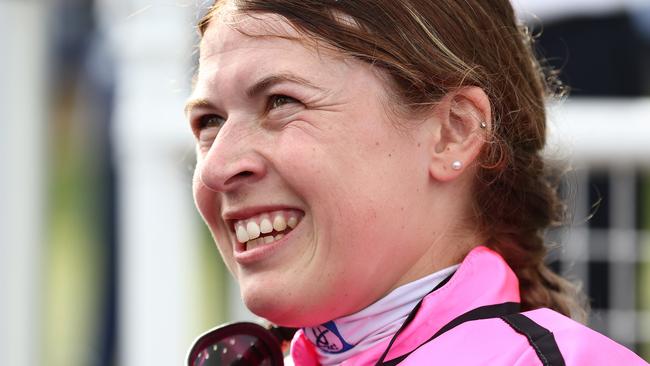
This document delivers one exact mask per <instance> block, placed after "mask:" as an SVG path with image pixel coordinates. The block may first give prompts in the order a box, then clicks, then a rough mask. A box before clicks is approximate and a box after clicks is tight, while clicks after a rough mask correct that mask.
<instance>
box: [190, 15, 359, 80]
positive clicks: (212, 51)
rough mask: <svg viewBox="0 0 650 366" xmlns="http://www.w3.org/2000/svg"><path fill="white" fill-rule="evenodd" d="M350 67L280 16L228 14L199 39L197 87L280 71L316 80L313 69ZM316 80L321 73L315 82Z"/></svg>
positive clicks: (215, 19)
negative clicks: (224, 79) (212, 82)
mask: <svg viewBox="0 0 650 366" xmlns="http://www.w3.org/2000/svg"><path fill="white" fill-rule="evenodd" d="M348 61H350V60H349V59H348V58H346V57H344V55H343V54H342V53H341V52H340V51H338V50H336V49H334V48H333V47H332V46H329V45H327V44H325V43H323V42H319V41H317V40H316V39H314V38H312V37H309V36H306V35H304V34H302V33H300V32H298V31H297V30H296V29H295V28H294V27H293V26H292V25H291V24H290V23H289V22H288V21H287V20H286V19H285V18H283V17H281V16H279V15H276V14H262V13H260V14H258V13H256V14H246V13H241V12H235V11H225V12H220V13H217V14H215V15H214V16H213V18H212V20H211V21H210V24H209V26H208V27H207V29H206V31H205V34H204V35H203V38H202V39H201V43H200V58H199V72H198V75H197V86H199V85H200V84H201V83H203V82H209V81H210V80H212V81H217V80H213V79H215V78H217V76H219V77H218V79H221V77H235V76H236V75H240V76H241V77H244V78H254V77H255V76H256V75H259V74H262V73H265V72H270V71H272V70H273V71H277V69H278V68H284V69H291V71H293V72H306V73H310V74H313V73H314V69H318V70H321V69H331V68H341V67H345V66H346V64H348ZM286 71H288V70H286ZM329 71H332V70H329ZM318 74H323V73H322V72H319V73H316V75H311V76H314V77H318ZM219 81H220V82H222V81H223V80H219ZM238 81H239V82H242V81H244V80H238Z"/></svg>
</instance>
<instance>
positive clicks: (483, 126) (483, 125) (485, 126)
mask: <svg viewBox="0 0 650 366" xmlns="http://www.w3.org/2000/svg"><path fill="white" fill-rule="evenodd" d="M486 128H487V123H485V122H481V129H483V130H484V129H486Z"/></svg>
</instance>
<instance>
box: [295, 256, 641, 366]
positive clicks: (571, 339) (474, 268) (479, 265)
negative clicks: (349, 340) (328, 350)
mask: <svg viewBox="0 0 650 366" xmlns="http://www.w3.org/2000/svg"><path fill="white" fill-rule="evenodd" d="M519 301H520V298H519V282H518V280H517V277H516V276H515V274H514V272H513V271H512V270H511V269H510V267H508V265H507V264H506V262H505V261H504V260H503V258H501V256H500V255H499V254H497V253H496V252H494V251H492V250H491V249H488V248H486V247H483V246H480V247H477V248H475V249H473V250H472V251H471V252H470V253H469V254H468V255H467V256H466V257H465V259H464V260H463V262H462V264H461V265H460V267H459V268H458V270H457V271H456V273H455V274H454V275H453V276H452V277H451V279H449V281H448V282H447V283H446V284H445V285H443V286H442V287H440V288H439V289H437V290H435V291H434V292H432V293H430V294H429V295H427V296H426V297H425V298H424V300H423V301H422V305H421V306H420V309H419V310H418V311H417V313H416V315H415V317H414V318H413V320H412V321H411V323H410V324H408V326H407V327H406V328H405V329H404V330H403V331H402V332H401V333H400V334H399V336H398V337H397V339H396V340H395V342H394V343H393V345H392V346H391V349H390V352H389V353H388V355H387V357H386V358H385V361H390V360H392V359H395V358H397V357H400V356H402V355H405V354H408V353H409V352H412V353H410V355H409V356H408V357H406V358H405V359H404V360H403V361H402V362H401V363H399V365H403V366H413V365H430V364H433V363H435V364H438V365H543V363H542V361H541V360H540V356H538V354H537V353H536V350H535V348H534V347H533V346H531V343H529V342H528V339H527V338H526V336H524V335H522V334H520V333H518V332H516V331H515V330H514V329H513V327H512V326H511V325H509V324H508V323H506V322H505V321H504V320H503V319H501V318H498V317H496V318H489V319H481V320H473V321H468V322H465V323H462V324H460V325H458V326H456V327H454V328H452V329H451V330H449V331H447V332H445V333H443V334H442V335H440V336H439V337H437V338H435V339H434V340H432V341H429V342H427V341H428V340H429V339H430V338H431V336H432V335H434V334H435V333H436V332H437V331H438V330H440V329H441V328H442V327H444V326H445V325H446V324H448V323H449V322H450V321H452V320H453V319H455V318H457V317H458V316H460V315H463V314H465V313H466V312H468V311H470V310H473V309H476V308H479V307H482V306H487V305H494V304H501V303H506V302H519ZM522 314H523V315H525V316H526V317H528V318H530V319H531V320H532V321H534V322H536V323H537V324H538V325H540V326H542V327H544V328H546V329H548V330H549V331H550V332H552V334H553V336H554V338H555V341H556V343H557V345H558V348H559V351H560V353H561V354H562V357H563V358H564V361H565V364H566V365H626V366H636V365H648V363H647V362H645V361H643V360H642V359H641V358H640V357H638V356H637V355H635V354H634V353H633V352H631V351H630V350H628V349H627V348H625V347H623V346H621V345H619V344H618V343H616V342H614V341H612V340H610V339H609V338H607V337H605V336H603V335H601V334H599V333H597V332H595V331H593V330H591V329H589V328H587V327H585V326H584V325H582V324H580V323H577V322H575V321H573V320H571V319H570V318H567V317H566V316H564V315H561V314H559V313H557V312H555V311H553V310H550V309H546V308H543V309H536V310H532V311H527V312H524V313H522ZM389 341H390V340H389V339H387V340H386V341H384V342H381V343H379V344H377V345H376V346H374V347H372V348H369V349H367V350H365V351H364V352H362V353H360V354H357V355H355V356H354V357H351V358H349V359H347V360H345V361H344V362H343V363H342V364H341V365H344V366H352V365H363V366H365V365H375V363H376V362H377V360H378V359H379V358H380V357H381V355H382V354H383V353H384V351H385V350H386V347H387V346H388V343H389ZM418 347H419V348H418ZM414 350H415V351H414ZM291 358H292V361H293V364H294V365H296V366H319V365H320V363H319V362H318V356H317V353H316V351H315V348H314V345H313V344H312V343H311V341H310V340H309V339H308V338H307V337H306V336H305V334H304V333H303V331H302V330H300V331H298V332H297V333H296V335H295V336H294V339H293V341H292V345H291Z"/></svg>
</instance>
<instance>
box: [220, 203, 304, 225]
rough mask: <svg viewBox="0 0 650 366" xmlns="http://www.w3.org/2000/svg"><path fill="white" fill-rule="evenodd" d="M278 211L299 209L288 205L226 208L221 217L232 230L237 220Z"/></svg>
mask: <svg viewBox="0 0 650 366" xmlns="http://www.w3.org/2000/svg"><path fill="white" fill-rule="evenodd" d="M279 210H300V209H299V208H295V207H291V206H288V205H259V206H247V207H239V208H227V209H225V210H224V211H223V213H222V214H221V217H222V218H223V220H224V221H226V222H227V223H228V224H229V226H230V228H231V229H232V230H234V223H235V221H237V220H245V219H248V218H250V217H253V216H255V215H259V214H261V213H264V212H272V211H279ZM301 211H302V210H301Z"/></svg>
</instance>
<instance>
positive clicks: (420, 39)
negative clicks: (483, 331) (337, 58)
mask: <svg viewBox="0 0 650 366" xmlns="http://www.w3.org/2000/svg"><path fill="white" fill-rule="evenodd" d="M226 1H230V3H232V4H233V5H234V6H235V8H236V9H237V10H238V11H240V12H243V13H255V12H260V13H274V14H278V15H280V16H283V17H284V18H286V19H287V20H288V21H289V22H290V23H291V24H292V25H293V26H294V27H295V28H296V29H297V30H298V31H299V32H301V33H303V34H307V35H309V36H311V37H315V38H316V39H319V40H322V41H324V42H325V43H326V44H329V45H332V46H334V47H336V48H337V49H339V50H341V51H342V52H343V53H345V54H348V55H350V56H353V57H356V58H358V59H361V60H363V61H365V62H368V63H371V64H373V65H375V66H376V67H379V68H381V69H383V70H384V71H385V72H386V73H387V75H389V76H390V78H391V80H392V81H393V84H394V85H393V89H394V90H392V92H393V93H394V94H395V95H396V97H397V98H398V101H399V102H400V103H401V104H403V105H405V106H407V107H409V108H410V110H411V111H414V112H415V111H417V110H419V109H421V108H422V107H423V106H429V105H431V104H433V103H435V102H436V101H438V100H439V99H440V98H441V97H442V96H444V95H445V94H446V93H447V92H449V91H450V90H452V89H454V88H457V87H461V86H478V87H480V88H482V89H483V90H484V91H485V92H486V94H487V95H488V97H489V99H490V103H491V106H492V115H493V123H492V125H493V127H492V130H491V138H490V139H489V141H488V143H486V144H485V147H484V149H483V152H482V155H481V157H480V165H479V169H478V176H477V180H476V189H475V200H474V202H475V211H476V215H477V219H478V221H479V224H480V228H481V230H482V232H484V233H485V234H486V236H487V237H488V238H489V240H488V242H487V245H488V246H490V247H491V248H493V249H495V250H496V251H498V252H499V253H500V254H501V255H502V256H503V257H504V258H505V260H506V261H507V262H508V264H509V265H510V266H511V267H512V269H513V270H514V271H515V273H516V274H517V277H518V278H519V286H520V292H521V298H522V307H523V309H524V310H529V309H535V308H539V307H548V308H551V309H554V310H556V311H558V312H560V313H562V314H565V315H567V316H573V317H574V318H580V317H582V316H584V311H582V309H583V306H582V304H581V303H580V302H579V301H578V299H579V297H578V291H577V289H576V287H575V286H573V285H572V284H571V283H570V282H568V281H567V280H565V279H564V278H562V277H560V276H559V275H557V274H555V273H553V272H552V271H551V270H550V269H549V268H548V267H547V266H546V264H545V263H544V259H545V257H546V254H547V247H546V245H545V243H544V239H543V234H544V230H545V229H547V228H548V227H549V226H551V225H555V224H558V223H561V222H562V221H564V211H565V210H564V205H563V204H562V203H561V201H560V200H559V199H558V196H557V191H556V189H555V186H554V185H553V184H552V182H551V181H550V180H549V179H548V178H547V177H548V175H547V167H546V165H545V163H544V160H543V159H542V156H541V149H542V148H543V147H544V145H545V140H546V138H545V133H546V115H545V99H546V97H547V96H549V95H552V94H553V93H554V92H555V91H556V88H555V87H556V86H557V84H556V83H555V82H554V80H555V79H554V78H552V77H550V76H549V73H546V74H545V73H544V70H543V69H542V67H541V66H540V63H539V62H538V61H537V60H536V58H535V57H534V54H533V50H532V41H531V37H530V35H529V34H528V32H527V31H526V29H525V28H524V27H522V26H520V25H518V23H517V20H516V18H515V14H514V11H513V9H512V6H511V4H510V3H509V1H508V0H463V1H461V0H436V1H432V0H324V1H323V0H226ZM224 3H225V2H224V1H217V3H216V4H215V5H214V6H213V7H212V9H211V11H210V12H208V14H207V15H206V16H205V17H204V18H203V19H202V20H201V22H200V23H199V30H200V32H201V34H203V32H204V31H205V29H206V27H207V26H208V24H209V22H210V20H211V19H212V16H213V15H214V14H215V13H216V12H218V10H219V8H220V6H221V5H223V4H224ZM344 19H345V21H343V20H344ZM350 20H352V21H350Z"/></svg>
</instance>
